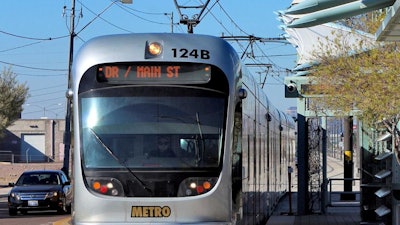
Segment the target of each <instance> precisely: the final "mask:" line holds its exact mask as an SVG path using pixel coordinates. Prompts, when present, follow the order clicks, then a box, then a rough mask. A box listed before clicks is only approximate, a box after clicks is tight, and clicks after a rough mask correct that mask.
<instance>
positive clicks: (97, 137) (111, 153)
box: [89, 128, 153, 195]
mask: <svg viewBox="0 0 400 225" xmlns="http://www.w3.org/2000/svg"><path fill="white" fill-rule="evenodd" d="M89 130H90V132H91V133H92V134H93V136H94V137H95V138H96V141H97V142H98V143H100V144H101V145H102V146H103V149H105V150H106V151H107V153H108V154H109V155H110V156H111V157H113V159H115V161H117V162H118V163H119V164H120V165H121V166H123V167H124V168H125V169H127V170H128V171H129V173H130V174H131V175H132V176H133V177H134V178H135V179H136V180H137V181H138V182H139V184H140V185H141V186H142V187H143V189H144V190H146V191H148V192H149V193H150V194H151V195H153V191H152V190H151V189H150V188H148V187H147V185H146V184H145V183H144V182H143V181H142V180H141V179H140V178H139V177H138V176H136V175H135V173H134V172H133V171H132V170H131V169H130V168H129V167H128V166H126V164H125V163H124V162H122V161H121V160H120V159H119V158H118V157H117V156H116V155H115V154H114V152H113V151H112V150H111V149H110V148H109V147H108V146H107V145H106V144H105V143H104V142H103V140H101V138H100V137H99V135H97V134H96V132H94V130H93V129H92V128H89Z"/></svg>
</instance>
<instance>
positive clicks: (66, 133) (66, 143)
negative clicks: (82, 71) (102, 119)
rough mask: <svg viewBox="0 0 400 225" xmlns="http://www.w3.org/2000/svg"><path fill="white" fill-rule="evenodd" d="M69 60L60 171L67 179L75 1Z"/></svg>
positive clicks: (73, 4)
mask: <svg viewBox="0 0 400 225" xmlns="http://www.w3.org/2000/svg"><path fill="white" fill-rule="evenodd" d="M69 34H70V36H69V60H68V90H67V94H66V97H67V113H66V115H65V131H64V162H63V168H62V170H63V171H64V172H65V174H67V176H68V177H69V164H70V162H69V160H70V149H71V104H72V102H71V93H70V91H71V87H72V81H71V76H72V62H73V56H74V38H75V0H72V8H71V27H70V32H69Z"/></svg>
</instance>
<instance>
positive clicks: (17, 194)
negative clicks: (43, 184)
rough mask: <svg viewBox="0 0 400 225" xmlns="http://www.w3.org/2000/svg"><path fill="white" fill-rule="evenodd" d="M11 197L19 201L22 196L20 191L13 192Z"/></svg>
mask: <svg viewBox="0 0 400 225" xmlns="http://www.w3.org/2000/svg"><path fill="white" fill-rule="evenodd" d="M10 197H11V198H13V199H15V200H18V201H19V200H20V199H21V196H20V194H19V193H18V192H11V193H10Z"/></svg>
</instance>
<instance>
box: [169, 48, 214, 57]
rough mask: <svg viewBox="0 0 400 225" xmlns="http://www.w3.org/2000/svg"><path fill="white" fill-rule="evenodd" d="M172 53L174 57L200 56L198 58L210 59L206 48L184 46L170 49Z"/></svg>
mask: <svg viewBox="0 0 400 225" xmlns="http://www.w3.org/2000/svg"><path fill="white" fill-rule="evenodd" d="M172 53H173V56H174V58H195V59H197V58H200V59H210V52H209V51H208V50H204V49H191V50H189V49H186V48H180V49H176V48H173V49H172Z"/></svg>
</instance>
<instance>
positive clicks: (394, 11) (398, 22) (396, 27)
mask: <svg viewBox="0 0 400 225" xmlns="http://www.w3.org/2000/svg"><path fill="white" fill-rule="evenodd" d="M399 8H400V0H396V2H395V3H394V4H393V5H392V6H390V7H389V8H388V11H387V15H386V18H385V19H384V21H383V22H382V24H381V26H380V27H379V29H378V31H377V32H376V33H375V36H376V40H377V41H399V40H400V10H399Z"/></svg>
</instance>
